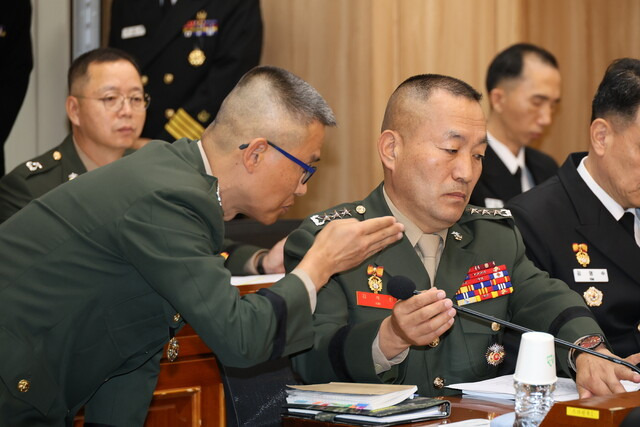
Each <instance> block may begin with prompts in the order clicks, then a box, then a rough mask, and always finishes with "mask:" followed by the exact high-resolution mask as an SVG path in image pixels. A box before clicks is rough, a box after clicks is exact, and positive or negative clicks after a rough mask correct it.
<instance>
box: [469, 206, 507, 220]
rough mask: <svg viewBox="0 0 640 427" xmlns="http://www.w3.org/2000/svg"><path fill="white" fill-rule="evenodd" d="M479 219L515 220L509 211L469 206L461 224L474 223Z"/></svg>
mask: <svg viewBox="0 0 640 427" xmlns="http://www.w3.org/2000/svg"><path fill="white" fill-rule="evenodd" d="M477 219H513V216H511V211H510V210H509V209H504V208H500V209H494V208H483V207H478V206H471V205H470V206H467V207H466V208H465V210H464V213H463V214H462V218H460V221H459V222H467V221H473V220H477Z"/></svg>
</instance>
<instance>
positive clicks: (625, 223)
mask: <svg viewBox="0 0 640 427" xmlns="http://www.w3.org/2000/svg"><path fill="white" fill-rule="evenodd" d="M635 220H636V217H635V215H634V214H632V213H631V212H625V213H624V215H622V217H621V218H620V219H619V220H618V222H619V223H620V225H622V228H624V230H625V231H626V232H627V233H629V235H630V236H631V237H632V238H633V240H634V241H635V240H636V234H635V231H634V229H633V223H634V222H635Z"/></svg>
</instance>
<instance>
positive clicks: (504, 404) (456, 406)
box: [282, 396, 513, 427]
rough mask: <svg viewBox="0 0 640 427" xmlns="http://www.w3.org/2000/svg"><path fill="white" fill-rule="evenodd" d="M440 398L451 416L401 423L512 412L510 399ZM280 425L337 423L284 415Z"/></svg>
mask: <svg viewBox="0 0 640 427" xmlns="http://www.w3.org/2000/svg"><path fill="white" fill-rule="evenodd" d="M442 399H446V400H448V401H449V402H451V416H450V417H449V418H445V419H440V420H433V421H424V422H421V423H410V424H403V425H406V426H411V427H417V426H429V425H438V424H442V423H443V422H444V421H446V422H448V423H452V422H454V421H464V420H470V419H474V418H484V419H487V420H492V419H494V418H496V417H498V416H500V415H502V414H506V413H508V412H513V403H512V402H511V401H504V400H502V401H501V400H496V401H495V402H491V401H489V400H479V399H471V398H468V397H462V396H447V397H443V398H442ZM282 425H283V426H284V427H314V426H315V427H336V426H337V425H338V424H332V423H326V422H322V421H313V420H309V419H304V418H297V417H290V416H285V417H283V418H282ZM339 425H344V424H339Z"/></svg>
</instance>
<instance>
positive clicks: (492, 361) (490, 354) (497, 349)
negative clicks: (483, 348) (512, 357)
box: [485, 343, 506, 366]
mask: <svg viewBox="0 0 640 427" xmlns="http://www.w3.org/2000/svg"><path fill="white" fill-rule="evenodd" d="M505 354H506V353H505V351H504V347H503V346H501V345H500V344H498V343H494V344H491V345H490V346H489V348H488V349H487V352H486V353H485V357H486V358H487V363H488V364H489V365H491V366H498V365H499V364H501V363H502V362H503V361H504V356H505Z"/></svg>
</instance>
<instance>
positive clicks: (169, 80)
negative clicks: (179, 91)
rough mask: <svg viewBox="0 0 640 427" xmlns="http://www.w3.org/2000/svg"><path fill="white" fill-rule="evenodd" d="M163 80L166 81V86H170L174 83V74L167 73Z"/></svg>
mask: <svg viewBox="0 0 640 427" xmlns="http://www.w3.org/2000/svg"><path fill="white" fill-rule="evenodd" d="M162 80H163V81H164V84H166V85H170V84H171V83H173V74H171V73H166V74H165V75H164V77H163V78H162Z"/></svg>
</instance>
